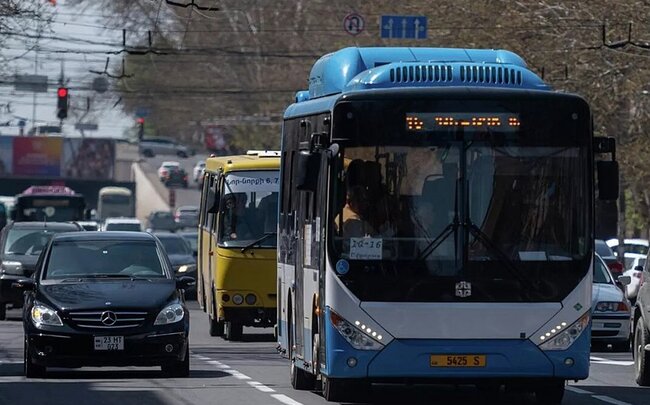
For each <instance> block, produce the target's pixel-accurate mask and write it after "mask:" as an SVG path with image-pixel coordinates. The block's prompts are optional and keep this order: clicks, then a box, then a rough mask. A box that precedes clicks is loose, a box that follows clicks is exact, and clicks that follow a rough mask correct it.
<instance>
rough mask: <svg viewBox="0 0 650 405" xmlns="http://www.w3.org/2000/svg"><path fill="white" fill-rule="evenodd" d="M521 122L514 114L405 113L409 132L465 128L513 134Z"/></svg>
mask: <svg viewBox="0 0 650 405" xmlns="http://www.w3.org/2000/svg"><path fill="white" fill-rule="evenodd" d="M520 125H521V122H520V121H519V116H518V115H516V114H502V113H407V114H406V129H407V130H409V131H435V130H439V129H442V128H445V127H447V128H449V127H451V128H461V127H462V128H467V129H469V130H478V129H485V128H490V129H495V130H498V131H507V132H514V131H517V130H519V126H520Z"/></svg>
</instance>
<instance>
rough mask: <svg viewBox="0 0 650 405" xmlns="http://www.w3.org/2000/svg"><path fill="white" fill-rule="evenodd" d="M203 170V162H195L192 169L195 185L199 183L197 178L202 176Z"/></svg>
mask: <svg viewBox="0 0 650 405" xmlns="http://www.w3.org/2000/svg"><path fill="white" fill-rule="evenodd" d="M204 170H205V160H199V161H198V162H196V165H194V169H192V178H193V179H194V182H195V183H198V182H199V178H200V177H201V176H203V171H204Z"/></svg>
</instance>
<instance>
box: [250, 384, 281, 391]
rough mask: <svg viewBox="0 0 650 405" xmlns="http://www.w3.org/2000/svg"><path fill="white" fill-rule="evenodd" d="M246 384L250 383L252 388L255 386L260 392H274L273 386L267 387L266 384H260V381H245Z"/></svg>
mask: <svg viewBox="0 0 650 405" xmlns="http://www.w3.org/2000/svg"><path fill="white" fill-rule="evenodd" d="M247 383H248V385H250V386H251V387H253V388H257V389H258V390H260V391H262V392H275V390H274V389H273V388H269V387H267V386H266V385H264V384H262V383H261V382H257V381H247Z"/></svg>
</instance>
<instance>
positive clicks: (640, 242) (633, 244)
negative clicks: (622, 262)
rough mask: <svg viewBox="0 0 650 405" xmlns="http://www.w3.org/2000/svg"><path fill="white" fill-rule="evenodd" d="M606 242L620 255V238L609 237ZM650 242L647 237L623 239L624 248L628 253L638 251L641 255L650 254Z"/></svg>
mask: <svg viewBox="0 0 650 405" xmlns="http://www.w3.org/2000/svg"><path fill="white" fill-rule="evenodd" d="M605 243H607V246H609V247H610V248H611V249H612V250H613V251H614V254H615V255H617V256H618V251H617V247H618V239H609V240H607V241H606V242H605ZM649 246H650V242H648V240H647V239H623V250H624V251H625V252H626V253H638V254H641V255H647V254H648V247H649Z"/></svg>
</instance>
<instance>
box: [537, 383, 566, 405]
mask: <svg viewBox="0 0 650 405" xmlns="http://www.w3.org/2000/svg"><path fill="white" fill-rule="evenodd" d="M565 385H566V382H565V381H564V380H555V381H552V382H549V383H546V384H542V385H541V386H539V387H537V388H536V389H535V397H536V398H537V403H538V404H540V405H559V404H561V403H562V398H563V397H564V386H565Z"/></svg>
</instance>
